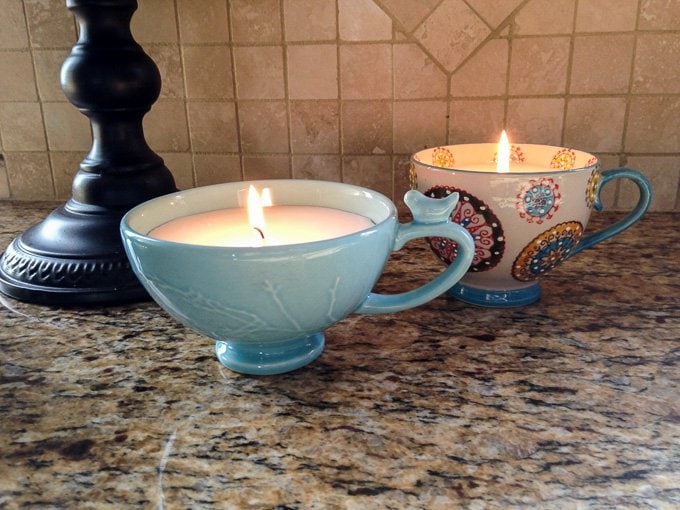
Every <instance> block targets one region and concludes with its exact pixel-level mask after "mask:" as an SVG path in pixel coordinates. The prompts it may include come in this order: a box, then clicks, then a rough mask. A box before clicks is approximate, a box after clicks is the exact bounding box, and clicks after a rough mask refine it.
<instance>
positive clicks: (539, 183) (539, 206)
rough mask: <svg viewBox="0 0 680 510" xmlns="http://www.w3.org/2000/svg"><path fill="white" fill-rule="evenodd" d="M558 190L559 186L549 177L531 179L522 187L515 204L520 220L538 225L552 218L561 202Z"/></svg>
mask: <svg viewBox="0 0 680 510" xmlns="http://www.w3.org/2000/svg"><path fill="white" fill-rule="evenodd" d="M559 188H560V185H559V184H557V183H556V182H555V181H554V180H553V179H551V178H550V177H540V178H539V179H531V180H530V181H529V182H528V183H527V184H524V185H522V187H521V188H520V191H519V193H518V194H517V201H516V202H515V207H516V208H517V211H519V216H520V218H523V219H525V220H527V223H533V222H536V223H537V224H539V225H540V224H541V223H543V222H544V221H545V220H549V219H550V218H552V217H553V215H554V214H555V213H556V212H557V210H558V209H559V208H560V203H561V201H562V195H561V194H560V191H559Z"/></svg>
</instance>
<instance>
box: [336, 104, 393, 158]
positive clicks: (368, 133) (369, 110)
mask: <svg viewBox="0 0 680 510" xmlns="http://www.w3.org/2000/svg"><path fill="white" fill-rule="evenodd" d="M341 119H342V120H341V122H342V152H343V154H390V153H391V152H392V104H391V103H389V102H381V101H345V102H343V103H342V116H341Z"/></svg>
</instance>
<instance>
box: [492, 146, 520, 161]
mask: <svg viewBox="0 0 680 510" xmlns="http://www.w3.org/2000/svg"><path fill="white" fill-rule="evenodd" d="M524 159H525V157H524V151H522V148H521V147H520V146H519V145H511V146H510V162H511V163H524ZM493 162H494V163H498V152H495V153H494V155H493Z"/></svg>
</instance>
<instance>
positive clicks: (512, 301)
mask: <svg viewBox="0 0 680 510" xmlns="http://www.w3.org/2000/svg"><path fill="white" fill-rule="evenodd" d="M448 294H449V295H450V296H452V297H454V298H456V299H458V300H459V301H463V302H464V303H469V304H471V305H477V306H486V307H490V308H511V307H514V306H524V305H528V304H531V303H534V302H535V301H538V298H540V297H541V286H540V285H539V283H538V282H534V284H533V285H531V286H529V287H524V288H521V289H512V290H492V289H483V288H480V287H473V286H471V285H467V284H465V283H457V284H456V285H454V286H453V287H452V288H451V289H449V291H448Z"/></svg>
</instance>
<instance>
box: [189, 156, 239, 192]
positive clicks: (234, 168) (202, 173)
mask: <svg viewBox="0 0 680 510" xmlns="http://www.w3.org/2000/svg"><path fill="white" fill-rule="evenodd" d="M194 165H195V167H196V186H208V185H210V184H220V183H222V182H236V181H240V180H241V179H242V174H241V159H240V157H239V156H225V155H222V154H195V155H194Z"/></svg>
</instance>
